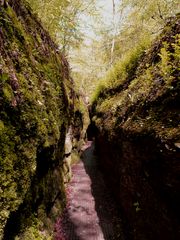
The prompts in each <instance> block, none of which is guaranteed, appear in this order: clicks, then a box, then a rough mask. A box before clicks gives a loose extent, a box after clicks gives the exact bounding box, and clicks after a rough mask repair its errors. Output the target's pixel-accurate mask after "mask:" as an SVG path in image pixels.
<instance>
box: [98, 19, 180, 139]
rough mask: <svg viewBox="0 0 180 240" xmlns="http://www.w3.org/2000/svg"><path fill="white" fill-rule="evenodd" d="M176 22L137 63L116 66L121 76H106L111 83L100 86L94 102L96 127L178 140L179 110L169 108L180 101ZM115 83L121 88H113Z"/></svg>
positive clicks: (175, 21)
mask: <svg viewBox="0 0 180 240" xmlns="http://www.w3.org/2000/svg"><path fill="white" fill-rule="evenodd" d="M178 23H179V17H178V16H177V17H176V18H174V20H172V22H171V25H169V27H168V30H167V28H165V31H164V32H163V33H162V34H161V36H160V38H157V40H156V41H155V42H154V44H152V47H151V48H150V49H149V50H146V53H145V54H144V55H143V56H142V57H140V58H139V60H138V58H137V64H135V65H133V64H132V63H134V59H136V58H134V56H133V57H132V58H127V59H128V61H127V62H126V61H125V62H124V63H125V64H124V63H122V64H119V65H117V68H118V69H120V71H119V72H120V73H121V74H117V70H116V71H113V70H112V72H110V73H109V75H108V76H107V79H110V82H107V83H105V84H106V85H105V84H104V86H107V87H106V88H103V87H102V86H101V89H100V91H101V92H100V93H98V95H97V96H96V98H95V102H94V108H95V115H96V116H95V117H94V119H95V122H96V124H97V126H99V127H100V126H102V124H103V128H105V129H106V130H107V131H112V129H114V131H116V128H117V127H118V126H121V128H122V129H123V130H124V131H128V132H129V133H130V132H131V133H136V134H140V133H141V134H143V133H146V134H147V132H149V131H151V132H153V134H156V137H159V138H163V139H166V140H167V139H173V138H174V139H176V138H177V139H178V137H179V133H178V111H177V110H176V104H175V106H174V108H172V107H171V106H172V102H175V103H176V101H179V100H178V91H179V84H178V80H179V79H178V68H179V34H178V33H177V32H178V30H177V29H178ZM172 29H173V32H172V31H171V30H172ZM154 49H156V50H154ZM135 56H136V55H135ZM139 56H140V55H139ZM131 60H132V61H131ZM135 62H136V60H135ZM134 66H136V67H135V68H134ZM131 70H133V71H132V72H134V74H133V75H131ZM128 73H130V75H128ZM123 77H124V78H123ZM129 78H130V79H131V80H130V81H129ZM122 80H123V82H122V83H121V81H122ZM116 81H117V83H118V82H119V86H120V88H118V87H115V88H114V89H113V87H112V86H116ZM117 86H118V85H117ZM165 96H166V99H165V100H163V99H164V98H165ZM103 116H106V117H103Z"/></svg>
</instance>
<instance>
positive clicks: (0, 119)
mask: <svg viewBox="0 0 180 240" xmlns="http://www.w3.org/2000/svg"><path fill="white" fill-rule="evenodd" d="M68 78H69V76H68V66H67V62H66V60H65V59H64V57H63V56H62V55H61V54H60V53H59V51H58V48H57V46H56V45H55V43H54V42H53V41H52V40H51V38H50V36H49V35H48V33H47V32H46V31H45V30H44V28H43V27H42V26H41V23H40V22H39V21H38V20H37V19H36V17H35V16H34V15H33V14H32V13H31V10H30V8H29V7H28V5H27V4H26V3H25V2H24V1H21V0H20V1H15V0H9V1H3V2H2V3H1V7H0V239H2V237H3V232H4V228H5V226H6V229H5V238H6V239H11V238H12V239H13V237H14V233H15V231H16V230H17V231H18V230H19V226H24V228H26V227H27V225H28V224H29V226H30V225H31V223H32V222H34V220H33V221H32V220H31V219H32V216H31V215H32V214H33V213H34V214H35V215H37V216H38V218H39V219H40V221H41V222H43V224H45V225H46V226H51V224H50V223H49V221H48V218H49V219H51V220H52V219H54V218H55V216H56V215H58V214H59V213H60V212H61V209H62V208H63V206H64V203H65V202H64V201H65V196H64V185H63V179H62V169H61V168H62V167H61V166H62V160H63V156H64V141H65V133H66V127H67V125H68V124H69V118H70V115H69V112H68V111H69V110H68V99H67V96H66V90H65V82H67V81H68ZM28 218H29V219H30V220H27V219H28ZM23 221H24V222H23ZM25 222H27V224H26V223H25ZM41 225H42V224H41ZM41 227H42V226H41ZM49 228H50V229H51V230H52V227H49ZM22 238H23V237H22ZM23 239H25V238H23ZM28 239H30V238H28ZM38 239H39V238H38ZM46 239H47V238H46Z"/></svg>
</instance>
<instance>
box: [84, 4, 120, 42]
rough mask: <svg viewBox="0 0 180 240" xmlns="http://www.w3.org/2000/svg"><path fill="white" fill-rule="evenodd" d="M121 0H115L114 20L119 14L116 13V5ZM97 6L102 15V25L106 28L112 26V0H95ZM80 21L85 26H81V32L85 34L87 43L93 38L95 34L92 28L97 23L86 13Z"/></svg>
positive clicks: (95, 26)
mask: <svg viewBox="0 0 180 240" xmlns="http://www.w3.org/2000/svg"><path fill="white" fill-rule="evenodd" d="M120 2H121V0H115V9H116V14H115V22H116V23H117V22H118V21H119V14H118V13H117V10H118V6H119V4H120ZM97 8H98V10H99V11H100V14H101V15H102V18H101V20H102V22H103V24H104V26H106V27H107V28H108V27H109V28H110V27H112V26H113V4H112V0H97ZM82 21H83V22H84V23H85V27H83V32H84V33H85V35H86V36H87V40H86V42H87V43H88V42H89V41H90V39H91V38H95V37H96V35H95V33H94V29H95V28H97V27H98V24H97V23H96V22H94V20H92V19H91V18H89V17H87V16H86V15H83V16H82Z"/></svg>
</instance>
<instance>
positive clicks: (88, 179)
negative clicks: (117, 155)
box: [56, 142, 124, 240]
mask: <svg viewBox="0 0 180 240" xmlns="http://www.w3.org/2000/svg"><path fill="white" fill-rule="evenodd" d="M83 151H84V152H83V157H82V161H81V162H79V163H78V164H76V165H74V166H73V168H72V171H73V178H72V181H71V182H70V183H69V184H68V187H67V192H68V194H67V195H68V196H67V198H68V199H67V200H68V206H67V210H66V212H65V214H64V217H63V218H62V219H59V222H58V223H57V224H56V225H57V234H56V240H62V239H67V240H118V239H119V240H124V237H123V233H122V227H121V220H120V218H119V216H118V214H117V210H116V209H117V208H116V204H115V202H114V201H113V199H112V198H111V195H110V193H109V191H108V188H107V187H106V185H105V183H104V180H103V176H102V174H101V172H100V171H99V169H98V165H97V161H96V157H95V155H94V154H93V152H94V144H93V143H92V142H88V143H87V144H86V146H85V147H84V149H83ZM58 225H59V226H58ZM58 227H59V233H58ZM62 228H63V230H62ZM62 232H63V234H64V236H65V237H64V238H62Z"/></svg>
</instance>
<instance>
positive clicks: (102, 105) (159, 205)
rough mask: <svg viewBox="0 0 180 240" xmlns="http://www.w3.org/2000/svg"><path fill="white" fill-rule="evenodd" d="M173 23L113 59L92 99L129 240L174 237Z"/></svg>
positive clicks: (177, 136)
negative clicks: (149, 42)
mask: <svg viewBox="0 0 180 240" xmlns="http://www.w3.org/2000/svg"><path fill="white" fill-rule="evenodd" d="M179 26H180V19H179V15H177V16H176V17H174V18H170V19H169V22H168V24H167V25H166V27H165V29H164V30H163V32H162V33H161V35H160V36H159V37H158V38H157V39H156V40H155V41H154V43H152V46H151V47H150V48H149V49H147V50H143V49H142V48H138V49H137V50H134V51H132V52H131V54H130V56H129V55H128V56H127V58H125V60H124V61H120V62H119V63H117V65H116V66H115V67H114V68H113V69H112V70H111V71H110V72H109V74H108V75H107V77H106V79H105V80H103V81H104V83H103V85H101V86H100V88H99V89H98V91H97V93H96V95H95V96H94V103H93V107H92V109H93V121H94V123H95V125H96V127H97V128H98V134H97V142H96V144H97V151H98V152H99V156H100V159H101V165H102V168H103V169H104V171H105V174H106V177H107V178H108V179H109V182H110V184H111V187H112V189H113V190H114V192H115V193H116V197H117V199H118V201H119V202H120V204H121V208H122V212H123V213H124V217H125V219H126V220H127V223H128V224H129V226H130V228H129V230H128V231H129V233H130V235H131V237H133V239H138V240H140V239H142V240H143V239H148V240H149V239H167V240H170V239H172V238H173V239H179V237H180V236H179V226H178V214H179V206H178V202H179V200H180V196H179V180H178V176H179V170H178V166H179V163H178V158H179V147H178V146H179V145H178V143H179V141H180V131H179V104H180V102H179V95H180V88H179V75H178V71H179V70H178V69H179V49H180V48H179V33H180V28H179ZM139 49H140V51H139ZM157 219H158V220H157ZM155 222H156V226H155V224H154V223H155ZM129 237H130V236H129Z"/></svg>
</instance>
